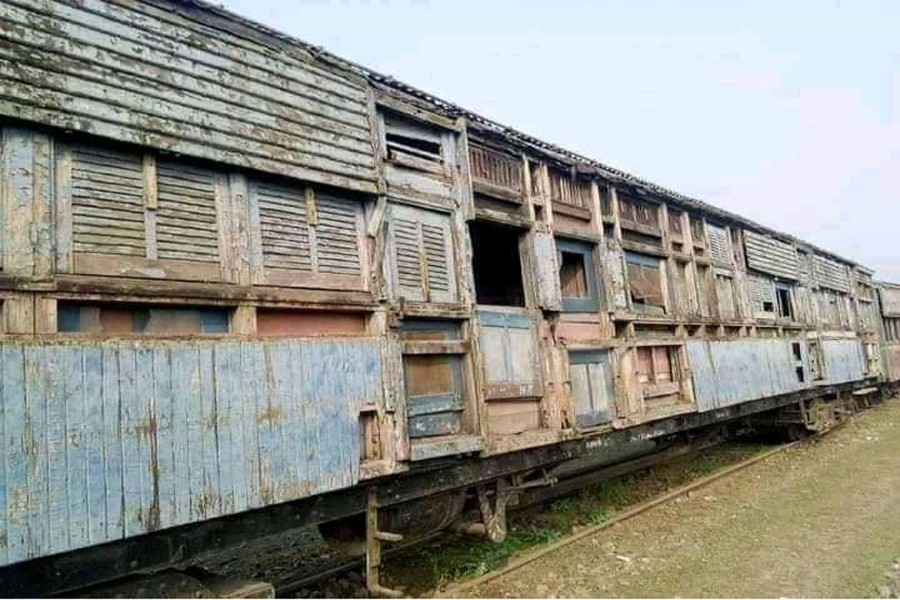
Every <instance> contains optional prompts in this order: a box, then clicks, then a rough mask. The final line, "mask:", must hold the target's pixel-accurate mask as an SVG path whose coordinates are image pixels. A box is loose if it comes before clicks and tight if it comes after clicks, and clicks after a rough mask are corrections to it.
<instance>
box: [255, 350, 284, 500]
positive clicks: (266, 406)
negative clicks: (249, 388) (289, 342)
mask: <svg viewBox="0 0 900 600" xmlns="http://www.w3.org/2000/svg"><path fill="white" fill-rule="evenodd" d="M282 346H286V344H283V343H277V344H265V345H264V346H263V348H264V357H263V358H264V363H263V365H262V366H263V367H264V370H263V371H261V372H264V373H265V374H266V377H265V378H264V382H265V389H264V390H260V392H261V393H258V394H257V395H256V422H257V423H258V425H257V431H258V436H259V442H258V443H259V465H258V471H259V496H260V502H261V504H271V503H272V502H274V501H275V481H274V473H275V472H276V471H277V469H278V468H279V466H280V465H281V464H282V461H281V459H280V454H279V453H280V452H281V423H280V419H282V418H284V417H283V415H282V414H281V412H280V405H279V403H278V395H279V393H281V392H280V391H279V390H280V389H281V387H282V386H283V383H282V382H281V381H280V380H279V378H278V377H277V376H276V373H277V368H276V367H277V365H278V364H279V363H278V348H279V347H282ZM261 379H262V378H261ZM258 383H262V382H258ZM262 392H264V393H262Z"/></svg>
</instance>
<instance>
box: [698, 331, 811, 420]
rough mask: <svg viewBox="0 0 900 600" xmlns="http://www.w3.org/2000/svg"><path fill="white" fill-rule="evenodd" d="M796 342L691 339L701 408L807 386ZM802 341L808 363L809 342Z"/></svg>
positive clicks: (721, 405)
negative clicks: (799, 373)
mask: <svg viewBox="0 0 900 600" xmlns="http://www.w3.org/2000/svg"><path fill="white" fill-rule="evenodd" d="M792 343H796V342H792V341H791V340H783V339H755V340H721V341H701V340H696V341H688V342H687V343H686V344H685V346H686V347H687V355H688V363H689V365H690V369H691V376H692V379H693V384H694V398H695V400H696V402H697V409H698V410H700V411H706V410H713V409H716V408H722V407H725V406H731V405H733V404H738V403H740V402H748V401H750V400H757V399H759V398H765V397H767V396H774V395H777V394H786V393H789V392H793V391H797V390H800V389H803V388H804V387H806V383H804V382H801V381H799V378H798V377H797V373H796V371H795V366H794V365H795V362H794V359H793V355H792V349H791V344H792ZM800 343H801V344H802V346H801V348H802V352H803V360H804V363H806V362H807V358H806V345H805V344H803V343H802V342H800ZM806 371H808V369H806Z"/></svg>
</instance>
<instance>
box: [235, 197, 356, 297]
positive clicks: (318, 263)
mask: <svg viewBox="0 0 900 600" xmlns="http://www.w3.org/2000/svg"><path fill="white" fill-rule="evenodd" d="M250 193H251V194H252V204H254V205H255V206H257V207H258V210H259V226H260V232H261V242H262V256H263V267H264V268H265V271H266V276H265V279H266V283H268V284H270V285H287V286H297V287H304V286H305V287H323V288H330V289H338V288H341V289H365V282H364V281H363V277H362V272H363V268H362V266H363V251H362V228H363V216H362V204H361V203H360V202H357V201H355V200H351V199H343V198H339V197H336V196H332V195H330V194H321V193H319V192H317V191H313V190H312V189H311V188H304V187H303V186H300V185H286V184H280V183H274V182H269V181H260V182H252V184H251V191H250Z"/></svg>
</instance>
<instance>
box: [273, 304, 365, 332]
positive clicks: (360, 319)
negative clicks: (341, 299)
mask: <svg viewBox="0 0 900 600" xmlns="http://www.w3.org/2000/svg"><path fill="white" fill-rule="evenodd" d="M256 331H257V333H258V334H259V335H261V336H316V335H354V334H355V335H359V334H363V333H365V332H366V316H365V314H363V313H334V312H318V311H311V310H283V309H258V310H257V311H256Z"/></svg>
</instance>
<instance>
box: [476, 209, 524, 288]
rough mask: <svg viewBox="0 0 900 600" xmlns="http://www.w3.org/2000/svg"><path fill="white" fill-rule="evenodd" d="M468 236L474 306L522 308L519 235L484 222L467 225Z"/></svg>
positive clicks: (511, 229)
mask: <svg viewBox="0 0 900 600" xmlns="http://www.w3.org/2000/svg"><path fill="white" fill-rule="evenodd" d="M469 235H470V236H471V240H472V269H473V271H474V275H475V298H476V302H477V303H478V304H493V305H499V306H525V289H524V287H523V284H522V261H521V256H520V253H519V240H520V237H521V234H520V232H519V231H518V230H516V229H513V228H511V227H504V226H502V225H496V224H494V223H488V222H486V221H474V222H472V223H471V224H470V225H469Z"/></svg>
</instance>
